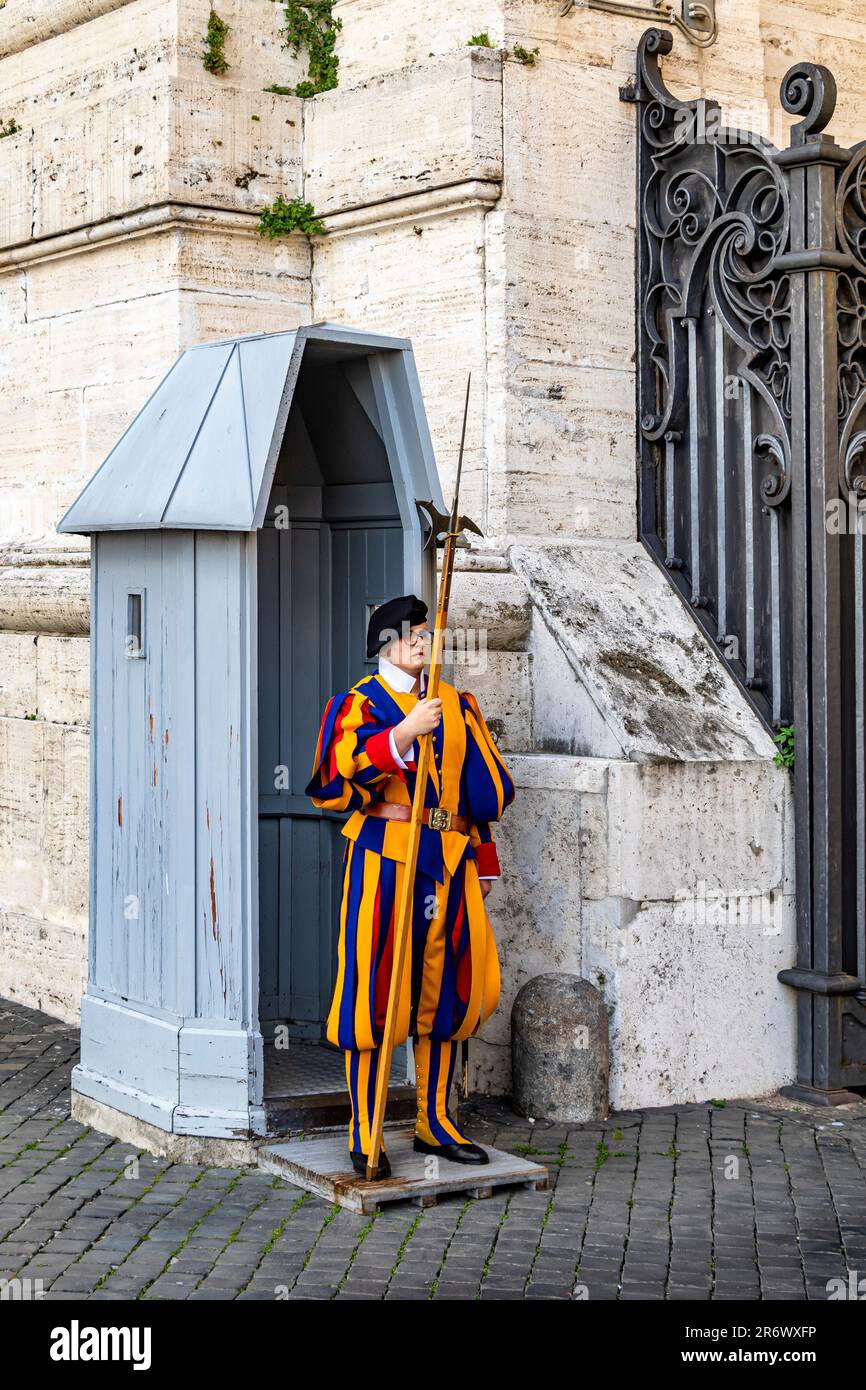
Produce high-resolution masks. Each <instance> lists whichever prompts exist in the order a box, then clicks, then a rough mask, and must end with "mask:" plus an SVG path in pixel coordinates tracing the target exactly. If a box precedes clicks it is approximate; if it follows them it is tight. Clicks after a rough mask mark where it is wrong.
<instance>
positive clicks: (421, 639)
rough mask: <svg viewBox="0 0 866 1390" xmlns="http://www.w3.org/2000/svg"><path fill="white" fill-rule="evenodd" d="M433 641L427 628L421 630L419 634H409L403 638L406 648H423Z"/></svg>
mask: <svg viewBox="0 0 866 1390" xmlns="http://www.w3.org/2000/svg"><path fill="white" fill-rule="evenodd" d="M432 639H433V633H432V632H431V631H430V629H429V628H423V629H422V631H421V632H410V633H408V634H407V635H406V637H404V639H403V640H404V642H405V643H406V646H407V647H423V646H426V644H427V643H428V642H430V641H432Z"/></svg>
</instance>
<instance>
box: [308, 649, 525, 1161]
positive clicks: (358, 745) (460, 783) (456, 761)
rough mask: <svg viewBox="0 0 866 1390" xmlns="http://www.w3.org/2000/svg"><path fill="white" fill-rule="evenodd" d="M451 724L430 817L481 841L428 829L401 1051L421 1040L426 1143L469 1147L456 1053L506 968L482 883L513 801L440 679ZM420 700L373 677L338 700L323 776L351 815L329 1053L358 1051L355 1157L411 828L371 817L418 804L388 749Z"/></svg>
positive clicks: (368, 1114) (329, 795)
mask: <svg viewBox="0 0 866 1390" xmlns="http://www.w3.org/2000/svg"><path fill="white" fill-rule="evenodd" d="M439 695H440V697H441V699H442V720H441V722H440V724H439V727H438V728H437V729H436V730H435V731H434V734H433V757H432V759H431V763H430V773H429V776H428V779H427V787H426V789H425V806H427V807H433V806H442V807H445V808H446V809H447V810H450V811H452V812H454V813H456V814H459V815H463V816H466V817H467V818H468V820H469V834H468V835H464V834H461V833H460V832H459V831H457V830H443V831H439V830H431V829H430V828H429V826H422V827H421V840H420V845H419V850H418V861H417V868H416V876H415V887H414V895H413V911H412V931H411V934H410V938H409V940H408V941H407V946H406V960H405V965H404V969H403V981H402V989H401V992H400V997H399V1001H398V1009H397V1028H396V1033H395V1037H394V1041H395V1043H402V1042H405V1041H406V1040H407V1038H408V1037H409V1036H410V1035H411V1036H412V1038H413V1040H414V1047H415V1069H416V1075H417V1085H418V1123H417V1126H416V1131H417V1133H418V1135H419V1137H421V1138H423V1139H426V1140H427V1142H428V1143H454V1142H461V1141H464V1142H466V1141H465V1140H464V1136H463V1135H461V1134H460V1132H459V1130H458V1129H457V1127H456V1125H455V1124H454V1120H453V1118H452V1116H451V1114H450V1112H449V1109H448V1095H449V1091H450V1086H451V1081H452V1078H453V1074H454V1066H455V1061H456V1055H457V1047H456V1044H457V1043H458V1042H459V1041H460V1040H461V1039H463V1038H468V1037H470V1036H471V1035H472V1034H473V1033H475V1032H477V1031H478V1029H479V1028H480V1027H481V1025H482V1023H484V1022H485V1020H486V1019H488V1018H489V1017H490V1015H491V1014H492V1013H493V1011H494V1009H495V1008H496V1005H497V1003H498V1001H499V985H500V978H499V958H498V956H497V953H496V942H495V939H494V936H493V929H492V927H491V925H490V921H489V919H488V917H487V913H486V911H485V908H484V898H483V895H482V892H481V887H480V885H479V881H478V875H479V873H481V874H483V875H484V876H486V877H491V876H492V877H495V876H498V874H499V863H498V859H497V854H496V847H495V845H494V842H493V838H492V835H491V832H490V824H491V822H493V821H497V820H499V818H500V816H501V815H502V812H503V811H504V809H505V807H506V806H508V805H509V803H510V802H511V801H512V800H513V799H514V783H513V782H512V780H511V777H510V775H509V773H508V770H507V769H506V767H505V764H504V762H503V761H502V758H501V756H500V754H499V751H498V749H497V747H496V744H495V743H494V742H493V738H492V736H491V734H490V731H489V729H488V728H487V725H486V723H485V722H484V718H483V716H482V714H481V711H480V709H479V708H478V703H477V701H476V699H475V697H474V695H471V694H470V693H469V692H468V691H457V690H456V689H455V688H454V686H452V685H448V684H447V683H446V682H444V681H443V682H442V683H441V684H440V687H439ZM416 702H417V696H416V695H414V694H411V693H409V694H406V693H403V692H402V691H396V690H393V689H392V688H391V686H390V685H388V683H387V682H386V681H385V679H384V677H383V676H381V675H373V676H366V677H364V679H363V680H360V681H358V683H357V684H356V685H354V686H353V687H352V689H351V690H350V691H348V692H346V693H341V694H339V695H335V696H333V698H332V699H331V700H329V701H328V704H327V707H326V709H325V713H324V716H323V718H322V724H321V728H320V730H319V738H318V743H317V746H316V756H315V762H314V766H313V774H312V777H311V779H310V782H309V783H308V785H307V788H306V794H307V795H308V796H309V797H311V799H312V801H313V804H314V805H315V806H319V807H323V808H327V809H329V810H336V811H351V812H352V815H351V816H350V817H349V820H348V821H347V823H346V825H345V826H344V828H343V834H344V835H345V837H346V839H347V842H348V843H347V846H346V855H345V867H344V876H343V896H342V904H341V909H340V935H339V945H338V950H337V980H336V985H335V988H334V995H333V999H332V1002H331V1007H330V1010H329V1013H328V1019H327V1027H326V1033H327V1037H328V1040H329V1042H332V1043H334V1044H335V1046H337V1047H341V1048H343V1049H344V1050H345V1052H346V1077H347V1081H348V1083H349V1092H350V1095H351V1098H352V1124H351V1126H350V1130H349V1147H350V1148H352V1149H354V1150H355V1151H356V1152H361V1153H367V1152H368V1151H369V1149H368V1145H369V1122H370V1119H371V1118H372V1113H373V1096H374V1094H375V1084H376V1064H377V1061H378V1045H379V1043H380V1042H381V1040H382V1034H383V1030H384V1024H385V1013H386V1009H387V1004H388V990H389V986H390V977H391V960H392V951H393V932H394V915H395V908H396V904H397V903H398V901H399V895H400V887H401V883H402V876H403V871H404V863H405V858H406V846H407V842H408V836H409V824H408V821H397V820H384V819H380V818H378V817H372V816H365V815H364V808H365V807H366V806H369V804H370V802H371V801H374V800H384V801H390V802H398V803H399V804H401V805H403V806H410V805H411V803H412V797H413V794H414V790H415V764H414V763H413V762H411V761H408V759H406V760H404V761H407V769H406V771H403V770H402V769H401V768H400V767H399V765H398V764H397V763H396V762H395V761H394V758H393V756H392V754H391V751H390V748H389V734H390V731H391V729H392V728H393V727H394V725H396V724H399V723H400V721H401V720H402V719H403V718H404V717H405V716H406V715H407V714H408V713H409V712H410V710H411V709H413V707H414V706H415V704H416Z"/></svg>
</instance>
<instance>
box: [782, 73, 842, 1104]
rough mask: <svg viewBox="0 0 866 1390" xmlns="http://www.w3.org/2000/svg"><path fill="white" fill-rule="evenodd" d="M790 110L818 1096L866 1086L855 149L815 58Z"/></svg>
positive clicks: (800, 935) (796, 1088) (796, 460)
mask: <svg viewBox="0 0 866 1390" xmlns="http://www.w3.org/2000/svg"><path fill="white" fill-rule="evenodd" d="M782 103H783V105H784V107H785V109H786V110H787V111H790V112H792V113H793V114H803V113H805V114H803V119H802V120H801V121H799V122H798V123H797V124H796V125H795V126H794V127H793V129H792V131H791V146H790V148H789V149H787V150H780V151H779V152H777V153H776V154H775V156H774V159H775V162H776V163H777V164H778V165H779V166H780V167H781V168H783V169H785V170H786V171H787V173H788V178H789V186H790V196H791V245H790V250H789V252H788V253H787V254H786V255H785V256H783V257H780V258H779V265H780V268H784V269H785V270H786V271H787V272H788V273H789V274H790V276H791V281H792V324H791V375H792V387H793V389H792V419H791V446H792V447H791V462H792V495H791V504H792V532H793V536H792V544H793V565H792V574H793V578H794V589H793V604H794V623H793V633H794V650H793V667H794V727H795V731H796V760H795V768H794V776H795V807H796V860H797V865H796V872H797V877H796V887H797V965H796V967H794V968H793V969H790V970H782V971H780V972H779V979H780V980H782V981H783V982H784V983H786V984H790V985H793V986H794V988H796V989H797V990H799V991H800V993H799V996H798V1001H797V1003H798V1064H797V1083H796V1084H795V1085H792V1086H785V1087H783V1088H782V1093H783V1094H784V1095H788V1096H791V1097H795V1098H797V1099H799V1100H806V1101H809V1102H811V1103H812V1104H816V1103H817V1104H826V1105H838V1104H844V1103H846V1102H848V1101H854V1100H859V1099H860V1097H859V1096H857V1095H856V1094H855V1093H853V1092H851V1091H848V1090H847V1089H846V1088H845V1085H844V1081H843V1079H842V1071H843V1050H844V1049H843V1039H842V1026H843V1017H844V1013H843V1007H842V1006H843V1002H844V999H845V996H846V995H852V994H855V993H856V992H857V991H858V989H860V988H861V986H860V983H859V981H858V980H857V978H856V977H855V976H853V975H850V974H848V973H847V972H846V971H845V970H844V969H843V936H842V924H843V916H844V901H843V891H844V884H843V872H844V864H843V852H842V851H843V844H844V828H843V808H844V806H845V801H846V784H847V781H848V775H849V774H848V773H846V769H845V766H844V754H843V729H844V723H845V711H844V708H843V701H844V698H845V697H844V690H843V674H842V661H843V642H842V634H843V616H842V585H843V579H842V544H843V538H842V537H841V536H840V535H839V534H838V531H836V532H831V530H830V528H829V527H828V524H827V519H828V514H829V511H830V509H831V508H832V505H833V504H834V503H835V502H837V501H838V499H839V419H838V393H837V374H838V316H837V306H836V288H837V276H838V272H839V270H840V269H841V268H842V267H843V266H844V265H845V264H846V263H847V258H846V257H845V256H844V255H843V254H842V253H840V252H839V251H838V250H837V246H836V183H837V177H838V173H839V170H840V168H841V167H844V166H845V165H846V164H847V163H848V161H849V159H850V157H851V153H850V151H849V150H847V149H844V148H842V147H840V146H839V145H837V144H836V141H835V140H834V139H833V137H832V136H831V135H827V134H824V133H822V132H823V130H824V127H825V126H826V125H827V123H828V122H829V120H830V119H831V117H832V115H833V110H834V107H835V104H836V84H835V81H834V79H833V76H832V74H831V73H830V72H829V71H828V70H827V69H826V68H824V67H821V66H819V65H816V64H812V63H801V64H798V65H797V66H796V67H795V68H792V69H791V70H790V71H789V72H788V73H787V74H786V77H785V81H784V83H783V86H782Z"/></svg>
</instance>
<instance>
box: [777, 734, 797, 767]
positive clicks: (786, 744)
mask: <svg viewBox="0 0 866 1390" xmlns="http://www.w3.org/2000/svg"><path fill="white" fill-rule="evenodd" d="M773 742H774V743H775V744H776V745H777V747H778V749H779V751H778V753H777V754H776V756H775V758H774V759H773V762H774V763H775V764H776V766H777V767H793V766H794V725H793V724H783V725H782V726H781V728H780V729H779V732H778V733H777V734H774V735H773Z"/></svg>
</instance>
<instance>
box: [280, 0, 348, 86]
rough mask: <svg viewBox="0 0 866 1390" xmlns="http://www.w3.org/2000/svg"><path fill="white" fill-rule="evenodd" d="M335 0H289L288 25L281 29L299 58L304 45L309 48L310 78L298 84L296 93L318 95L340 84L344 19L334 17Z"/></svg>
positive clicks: (284, 38) (308, 74) (286, 42)
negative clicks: (339, 43) (340, 36)
mask: <svg viewBox="0 0 866 1390" xmlns="http://www.w3.org/2000/svg"><path fill="white" fill-rule="evenodd" d="M335 2H336V0H286V5H285V11H286V27H285V29H283V30H282V31H281V32H282V36H283V40H284V44H285V47H286V48H290V49H291V50H292V56H293V57H295V58H297V56H298V54H299V53H300V51H301V49H302V48H305V49H306V50H307V77H306V81H304V82H299V83H298V85H297V86H296V87H295V89H294V94H295V96H298V97H314V96H317V95H318V93H319V92H330V91H332V90H333V88H334V87H336V85H337V81H338V77H337V73H338V70H339V67H340V60H339V58H338V57H337V54H336V52H335V51H334V50H335V48H336V44H337V35H338V33H339V32H340V30H341V29H342V27H343V21H342V19H335V18H334V13H333V11H334V4H335Z"/></svg>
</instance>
